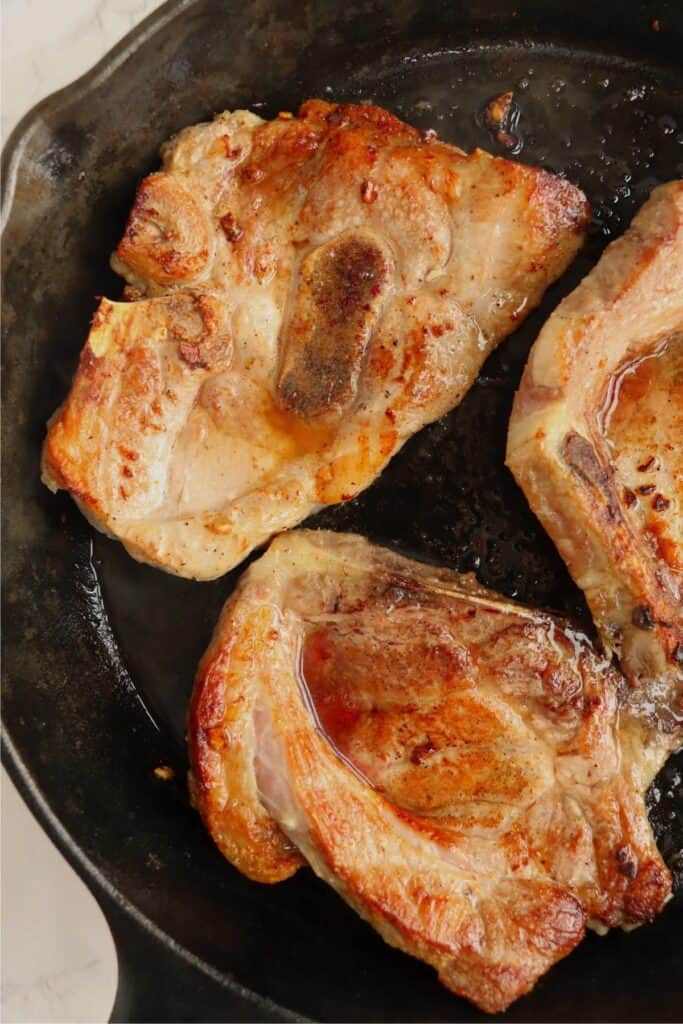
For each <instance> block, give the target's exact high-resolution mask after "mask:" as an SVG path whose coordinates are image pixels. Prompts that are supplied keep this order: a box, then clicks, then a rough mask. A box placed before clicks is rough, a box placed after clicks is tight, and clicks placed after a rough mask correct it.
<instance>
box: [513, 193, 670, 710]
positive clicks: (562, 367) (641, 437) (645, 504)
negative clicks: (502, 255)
mask: <svg viewBox="0 0 683 1024" xmlns="http://www.w3.org/2000/svg"><path fill="white" fill-rule="evenodd" d="M507 462H508V465H509V466H510V468H511V469H512V471H513V473H514V475H515V477H516V479H517V481H518V483H519V484H520V486H521V487H522V489H523V491H524V493H525V494H526V496H527V499H528V501H529V504H530V505H531V508H532V509H533V510H534V512H535V513H536V515H537V516H538V517H539V519H540V520H541V522H542V523H543V526H544V527H545V529H546V530H547V531H548V533H549V534H550V536H551V537H552V539H553V540H554V541H555V543H556V544H557V547H558V549H559V551H560V554H561V555H562V556H563V558H564V560H565V561H566V563H567V566H568V568H569V571H570V572H571V574H572V576H573V577H574V579H575V580H576V582H577V583H578V585H579V586H580V587H581V588H582V589H583V591H584V592H585V594H586V598H587V601H588V604H589V605H590V608H591V611H592V613H593V617H594V619H595V622H596V624H597V626H598V628H599V630H600V633H601V636H602V639H603V642H604V644H605V647H606V648H607V650H609V651H616V653H617V654H618V655H619V657H620V660H621V666H622V668H623V670H624V671H625V673H626V674H627V676H628V677H629V678H630V679H631V680H632V682H633V683H634V684H636V685H638V686H641V687H644V688H646V689H649V690H650V691H652V692H654V694H655V697H656V690H657V686H659V685H660V684H662V683H663V685H664V686H665V688H666V689H667V692H668V687H669V686H670V685H671V684H672V681H673V684H674V685H675V686H676V687H677V688H678V692H679V699H678V701H676V700H669V702H668V713H669V715H670V716H671V717H672V719H673V720H672V723H671V724H672V727H677V728H678V729H681V730H683V705H682V704H681V703H680V701H681V700H683V181H675V182H671V183H670V184H668V185H662V186H661V187H659V188H657V189H655V191H654V192H653V193H652V196H651V198H650V199H649V200H648V202H647V203H645V205H644V206H643V208H642V209H641V210H640V212H639V213H638V214H637V216H636V217H635V219H634V221H633V223H632V225H631V227H630V228H629V230H628V231H627V232H626V233H625V235H624V236H623V237H622V238H619V239H618V240H617V241H615V242H613V243H612V244H611V245H610V246H609V247H608V249H607V250H606V252H605V254H604V255H603V257H602V259H601V260H600V262H599V263H598V265H597V266H596V267H595V269H594V270H593V271H592V272H591V273H590V274H589V275H588V276H587V277H586V278H585V279H584V280H583V281H582V282H581V284H580V285H579V287H578V288H577V289H576V290H575V291H574V292H573V293H572V294H571V295H570V296H569V297H568V298H566V299H565V300H564V302H562V303H561V304H560V305H559V306H558V308H557V309H556V310H555V312H554V313H553V315H552V316H551V317H550V319H549V320H548V322H547V323H546V325H545V327H544V328H543V330H542V331H541V333H540V335H539V337H538V339H537V341H536V342H535V344H534V346H533V348H532V350H531V354H530V356H529V362H528V364H527V367H526V370H525V372H524V377H523V378H522V383H521V386H520V389H519V392H518V394H517V397H516V399H515V405H514V409H513V413H512V418H511V420H510V431H509V436H508V452H507ZM676 720H677V721H676Z"/></svg>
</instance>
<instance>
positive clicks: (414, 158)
mask: <svg viewBox="0 0 683 1024" xmlns="http://www.w3.org/2000/svg"><path fill="white" fill-rule="evenodd" d="M587 212H588V208H587V203H586V200H585V198H584V196H583V195H582V193H581V192H580V191H579V190H578V189H576V188H574V187H573V186H572V185H570V184H569V183H568V182H566V181H563V180H562V179H560V178H557V177H555V176H553V175H551V174H548V173H547V172H545V171H541V170H536V169H533V168H530V167H525V166H523V165H520V164H516V163H511V162H508V161H506V160H500V159H496V158H493V157H491V156H489V155H488V154H486V153H483V152H481V151H479V150H477V151H475V152H474V153H472V154H471V155H470V156H466V155H465V154H464V153H462V152H461V151H460V150H458V149H455V148H453V147H452V146H447V145H444V144H443V143H441V142H438V141H435V140H434V139H433V138H432V137H431V136H430V135H429V134H427V135H425V134H423V133H420V132H418V131H416V130H415V129H413V128H410V127H409V126H408V125H405V124H403V123H402V122H401V121H399V120H397V119H396V118H395V117H392V116H391V115H390V114H388V113H387V112H386V111H384V110H381V109H379V108H378V107H373V106H336V105H332V104H327V103H322V102H318V101H311V102H308V103H306V104H304V106H303V107H302V109H301V111H300V113H299V115H298V116H297V117H292V116H291V115H284V114H283V115H281V116H280V117H279V118H277V119H276V120H274V121H272V122H269V123H264V122H263V121H262V120H261V119H260V118H258V117H256V116H255V115H253V114H250V113H246V112H243V111H242V112H237V113H225V114H221V115H220V116H219V117H217V118H216V119H215V120H214V121H213V122H212V123H211V124H206V125H199V126H198V127H194V128H190V129H188V130H186V131H184V132H182V133H181V134H180V135H179V136H177V138H175V139H173V140H171V142H169V143H168V144H167V145H166V146H165V147H164V149H163V170H162V171H161V172H159V173H157V174H152V175H150V176H149V177H148V178H146V179H145V180H144V181H143V182H142V184H141V185H140V188H139V190H138V193H137V198H136V200H135V205H134V207H133V211H132V213H131V216H130V220H129V222H128V226H127V228H126V231H125V234H124V236H123V239H122V240H121V243H120V245H119V247H118V249H117V251H116V254H115V256H114V258H113V265H114V267H115V268H116V269H117V270H118V271H119V272H120V273H121V274H122V275H123V276H124V277H125V278H126V280H127V281H128V282H129V285H128V290H127V297H128V298H129V299H132V300H134V301H130V302H124V303H118V302H110V301H109V300H107V299H105V300H103V301H102V304H101V306H100V308H99V310H98V311H97V313H96V315H95V319H94V321H93V326H92V330H91V333H90V337H89V339H88V342H87V343H86V345H85V348H84V349H83V353H82V356H81V363H80V367H79V369H78V372H77V374H76V377H75V380H74V383H73V387H72V390H71V393H70V395H69V397H68V398H67V400H66V403H65V404H64V406H63V407H62V408H61V409H60V410H59V411H58V413H57V414H56V416H55V417H54V419H53V421H52V423H51V425H50V429H49V433H48V437H47V441H46V444H45V449H44V460H43V472H44V479H45V481H46V483H47V484H48V486H50V487H51V488H53V489H56V488H60V487H62V488H66V489H67V490H69V491H70V492H71V494H72V495H73V496H74V498H75V499H76V500H77V501H78V503H79V505H80V506H81V508H82V509H83V511H84V512H85V514H86V515H87V516H88V517H89V518H90V519H91V520H92V522H93V523H94V524H95V526H97V527H99V528H100V529H102V530H104V531H105V532H107V533H109V534H111V535H113V536H115V537H118V538H119V539H120V540H121V541H122V542H123V543H124V544H125V546H126V548H127V549H128V550H129V551H130V553H131V554H132V555H133V556H134V557H135V558H138V559H141V560H143V561H147V562H150V563H152V564H154V565H157V566H159V567H161V568H164V569H167V570H168V571H170V572H175V573H178V574H180V575H182V576H189V577H195V578H197V579H209V578H212V577H215V576H219V575H221V574H222V573H225V572H226V571H227V570H229V569H230V568H232V566H234V565H235V564H236V563H237V562H239V561H240V560H241V559H242V558H244V556H245V555H246V554H247V553H248V552H249V551H250V550H251V549H252V548H254V547H255V546H256V545H258V544H260V543H261V542H263V541H264V540H266V539H267V538H269V537H270V536H272V535H273V534H274V533H276V532H277V531H279V530H282V529H284V528H286V527H290V526H292V525H294V524H295V523H297V522H299V521H300V520H302V519H303V518H304V517H305V516H307V515H308V514H309V513H311V512H313V511H315V510H317V509H319V508H321V507H322V506H324V505H328V504H331V503H334V502H340V501H346V500H347V499H349V498H352V497H353V496H354V495H356V494H358V493H359V492H360V491H361V490H363V488H365V487H367V486H368V485H369V484H370V483H371V481H372V480H373V479H374V478H375V477H376V476H377V475H378V474H379V473H380V472H381V470H382V468H383V467H384V466H385V465H386V463H387V461H388V460H389V459H390V458H391V456H392V455H393V454H394V453H395V452H396V451H397V450H398V449H399V448H400V447H401V445H402V444H403V443H404V442H405V440H406V439H407V438H408V437H409V436H410V435H411V434H413V433H414V432H415V431H417V430H419V429H420V428H421V427H422V426H424V425H425V424H426V423H429V422H430V421H431V420H434V419H436V418H438V417H439V416H442V415H443V414H444V413H445V412H446V411H447V410H448V409H450V408H451V407H452V406H454V405H455V404H457V402H458V401H460V399H461V398H462V396H463V394H464V393H465V391H466V390H467V389H468V387H469V386H470V385H471V384H472V382H473V380H474V378H475V377H476V375H477V372H478V370H479V368H480V366H481V364H482V363H483V361H484V359H485V358H486V356H487V355H488V353H489V352H490V351H491V350H492V349H493V348H494V346H495V345H497V344H498V342H499V341H500V340H501V339H502V338H504V337H505V336H506V335H507V334H509V333H510V331H512V330H513V329H514V328H515V327H516V326H517V325H518V324H519V323H520V322H521V321H522V320H523V319H524V318H525V317H526V316H527V314H528V313H529V312H530V311H531V310H532V309H533V308H534V306H536V305H537V303H538V302H539V300H540V298H541V296H542V295H543V292H544V290H545V289H546V288H547V286H548V285H549V284H550V282H551V281H553V280H555V278H556V277H558V276H559V274H561V273H562V271H563V270H564V269H565V267H566V266H567V264H568V263H569V262H570V261H571V259H572V258H573V256H574V255H575V253H576V251H577V249H578V248H579V246H580V245H581V242H582V239H583V236H584V231H585V227H586V222H587Z"/></svg>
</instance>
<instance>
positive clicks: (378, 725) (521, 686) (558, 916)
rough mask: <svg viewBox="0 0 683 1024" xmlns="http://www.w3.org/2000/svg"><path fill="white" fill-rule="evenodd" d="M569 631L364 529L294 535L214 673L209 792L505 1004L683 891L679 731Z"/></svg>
mask: <svg viewBox="0 0 683 1024" xmlns="http://www.w3.org/2000/svg"><path fill="white" fill-rule="evenodd" d="M627 691H628V688H627V687H626V685H625V682H624V680H623V678H622V677H621V676H620V675H619V673H617V672H616V670H615V669H613V668H612V667H611V665H610V664H609V663H608V662H607V661H606V660H605V659H604V658H602V657H600V656H599V655H598V654H596V653H595V651H594V650H593V649H592V648H591V646H590V645H589V643H588V641H587V640H586V639H585V638H584V637H583V636H582V635H580V634H579V633H577V632H576V631H575V630H574V629H572V628H571V627H570V626H569V625H568V624H567V623H565V622H563V621H561V620H559V619H557V618H554V617H553V616H551V615H549V614H546V613H544V612H540V611H535V610H534V611H532V610H529V609H527V608H524V607H522V606H520V605H518V604H515V603H513V602H511V601H508V600H506V599H505V598H502V597H500V596H499V595H497V594H494V593H492V592H490V591H488V590H485V589H484V588H483V587H481V586H479V585H478V584H477V583H476V581H475V580H474V578H473V577H472V576H459V575H457V574H456V573H453V572H450V571H448V570H445V569H437V568H434V567H432V566H427V565H422V564H420V563H417V562H413V561H410V560H408V559H406V558H402V557H399V556H397V555H394V554H392V553H390V552H389V551H386V550H383V549H381V548H377V547H373V546H372V545H371V544H370V543H369V542H368V541H366V540H364V539H362V538H360V537H356V536H352V535H344V534H332V533H325V532H319V533H316V532H308V531H303V530H301V531H297V532H295V533H291V534H287V535H283V536H281V537H279V538H277V539H276V540H275V541H274V542H273V543H272V545H271V546H270V548H269V550H268V552H267V553H266V554H265V555H264V556H263V557H262V558H261V559H260V560H259V561H258V562H256V563H254V564H253V565H252V566H251V567H250V568H249V569H248V570H247V572H246V573H245V574H244V576H243V577H242V580H241V582H240V584H239V586H238V588H237V590H236V592H235V593H234V595H233V596H232V597H231V599H230V600H229V601H228V603H227V605H226V606H225V609H224V610H223V613H222V616H221V618H220V621H219V623H218V626H217V628H216V631H215V634H214V637H213V640H212V642H211V645H210V647H209V649H208V651H207V653H206V655H205V657H204V659H203V661H202V663H201V665H200V668H199V671H198V675H197V679H196V685H195V691H194V696H193V700H192V705H191V710H190V717H189V730H188V735H189V742H190V753H191V766H192V767H191V789H192V793H193V798H194V802H195V804H196V806H197V807H198V809H199V811H200V812H201V814H202V816H203V819H204V822H205V824H206V826H207V828H208V829H209V831H210V833H211V835H212V836H213V838H214V840H215V841H216V843H217V844H218V846H219V847H220V849H221V850H222V852H223V853H224V854H225V856H226V857H227V858H228V859H229V860H230V861H232V863H233V864H234V865H236V866H237V867H238V868H239V869H240V871H242V872H244V874H246V875H248V876H249V877H250V878H252V879H255V880H258V881H262V882H275V881H278V880H280V879H283V878H286V877H288V876H289V875H291V874H292V873H293V872H295V871H296V870H297V868H298V867H300V866H301V865H302V864H303V863H304V859H305V861H307V862H308V863H309V864H310V865H311V866H312V867H313V869H314V871H315V872H316V873H317V874H318V875H319V876H320V877H321V878H323V879H325V880H326V881H327V882H329V883H330V885H332V886H333V887H334V888H335V889H336V890H337V891H338V892H339V893H340V894H341V895H342V896H343V898H344V899H345V900H347V902H348V903H350V905H351V906H352V907H354V908H355V909H356V910H357V911H358V913H359V914H361V915H362V916H363V917H364V918H365V919H366V920H367V921H369V922H370V923H371V924H372V925H374V927H375V928H376V929H377V931H378V932H379V933H380V934H381V935H382V937H383V938H384V939H386V941H387V942H389V943H391V944H392V945H394V946H397V947H399V948H400V949H403V950H405V951H406V952H409V953H412V954H413V955H415V956H417V957H420V958H421V959H423V960H425V961H426V962H427V963H429V964H431V965H433V966H434V967H435V968H436V969H437V971H438V972H439V977H440V979H441V981H442V982H443V983H444V984H445V985H446V986H447V987H448V988H450V989H452V990H453V991H454V992H457V993H459V994H461V995H464V996H466V997H467V998H468V999H471V1000H472V1001H473V1002H474V1003H476V1004H477V1005H478V1006H479V1007H481V1008H482V1009H484V1010H487V1011H490V1012H494V1011H498V1010H502V1009H504V1008H505V1007H506V1006H508V1005H509V1003H511V1002H512V1001H513V1000H514V999H516V998H517V997H518V996H520V995H522V994H523V993H525V992H527V991H529V989H531V988H532V987H533V985H534V983H535V981H536V980H537V979H538V978H539V977H540V975H542V974H543V973H544V972H545V971H546V970H548V968H549V967H550V966H551V965H552V964H554V963H555V962H556V961H557V960H559V959H560V958H561V957H563V956H565V955H566V954H567V953H569V952H570V950H572V949H573V948H574V947H575V946H576V945H577V943H578V942H579V941H580V940H581V938H582V936H583V934H584V930H585V926H586V923H588V925H590V926H593V927H595V928H596V929H598V930H605V929H606V928H610V927H614V926H618V925H621V926H625V927H632V926H634V925H638V924H641V923H642V922H644V921H649V920H651V919H652V918H653V917H654V916H655V915H656V914H657V913H658V911H659V910H660V909H661V907H662V906H663V904H664V903H665V901H666V900H667V899H668V897H669V893H670V877H669V874H668V871H667V869H666V867H665V865H664V863H663V861H662V859H661V857H660V855H659V852H658V850H657V847H656V845H655V842H654V839H653V836H652V832H651V829H650V826H649V823H648V819H647V815H646V812H645V806H644V800H643V795H644V792H645V789H646V787H647V786H648V784H649V783H650V781H651V779H652V778H653V776H654V775H655V773H656V772H657V770H658V769H659V767H660V766H661V764H662V763H663V761H664V760H665V758H666V756H667V754H668V752H669V749H670V746H671V737H670V736H669V735H667V734H666V732H664V731H659V730H657V729H655V728H653V727H651V726H650V725H649V724H648V723H647V722H646V721H643V720H641V719H640V718H639V717H638V715H637V714H636V713H635V712H633V711H631V709H630V708H629V706H628V702H627V698H628V692H627Z"/></svg>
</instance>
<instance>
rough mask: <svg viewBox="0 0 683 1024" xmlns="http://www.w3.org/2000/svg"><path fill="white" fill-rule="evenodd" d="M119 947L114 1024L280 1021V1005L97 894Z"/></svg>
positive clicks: (117, 948)
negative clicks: (239, 986) (202, 963)
mask: <svg viewBox="0 0 683 1024" xmlns="http://www.w3.org/2000/svg"><path fill="white" fill-rule="evenodd" d="M97 899H98V902H99V904H100V906H101V907H102V910H103V912H104V914H105V917H106V918H107V922H108V924H109V927H110V929H111V933H112V936H113V938H114V944H115V946H116V955H117V959H118V969H119V977H118V985H117V990H116V998H115V1000H114V1006H113V1007H112V1011H111V1016H110V1018H109V1019H110V1021H111V1022H112V1024H119V1022H121V1024H142V1022H148V1021H149V1022H165V1021H197V1022H199V1021H207V1022H217V1021H222V1022H232V1021H244V1022H251V1021H278V1020H281V1019H282V1018H281V1016H280V1014H279V1013H278V1012H277V1009H276V1008H275V1007H273V1008H272V1012H271V1011H270V1008H268V1007H267V1006H266V1007H263V1006H258V1005H256V1004H255V1003H254V1002H253V1001H252V1000H251V999H245V998H242V997H241V996H240V995H239V994H238V993H237V992H235V991H234V990H232V989H230V988H228V986H227V985H225V984H222V983H221V982H220V981H219V980H218V979H215V978H212V977H210V976H209V975H208V974H206V973H205V971H203V970H201V968H199V967H197V966H195V965H194V964H192V963H191V962H189V961H188V960H186V959H185V957H184V956H182V955H181V954H180V953H178V952H176V950H174V949H173V947H172V946H171V945H170V944H169V943H167V942H165V941H164V940H163V938H160V937H158V936H157V935H155V934H153V933H152V932H151V931H149V930H148V929H147V928H146V927H145V926H144V925H143V924H141V923H139V922H138V921H137V920H136V919H135V918H133V917H132V916H131V915H130V914H129V913H127V912H126V911H125V910H122V909H121V908H120V907H119V906H118V905H117V904H116V903H115V902H114V901H113V900H111V899H110V898H109V897H106V896H103V895H102V894H100V893H98V894H97Z"/></svg>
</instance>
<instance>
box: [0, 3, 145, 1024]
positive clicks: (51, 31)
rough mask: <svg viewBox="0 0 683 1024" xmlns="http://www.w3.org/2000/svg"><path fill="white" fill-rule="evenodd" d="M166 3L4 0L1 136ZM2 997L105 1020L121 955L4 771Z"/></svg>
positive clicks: (54, 1016)
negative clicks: (118, 957)
mask: <svg viewBox="0 0 683 1024" xmlns="http://www.w3.org/2000/svg"><path fill="white" fill-rule="evenodd" d="M158 6H160V0H2V2H1V7H0V10H1V17H2V22H1V25H2V68H1V83H2V98H1V119H2V126H1V127H2V139H3V141H4V140H5V139H6V138H7V135H8V134H9V132H10V131H11V130H12V128H13V127H14V125H15V124H16V122H17V121H18V120H19V118H20V117H22V116H23V114H25V113H26V111H27V110H29V109H30V108H31V107H32V106H33V105H34V104H35V103H37V102H38V100H40V99H42V98H43V97H44V96H47V95H48V94H49V93H51V92H54V91H55V89H59V88H61V87H62V86H63V85H67V84H68V83H69V82H72V81H73V80H74V79H75V78H77V77H78V76H79V75H81V74H82V73H83V72H84V71H87V70H88V68H90V67H91V66H92V65H93V64H94V63H95V62H96V61H97V60H99V58H100V57H102V56H103V55H104V54H105V53H106V52H107V50H109V49H110V48H111V47H112V46H113V45H114V43H115V42H117V41H118V40H119V39H120V38H121V36H123V35H125V33H126V32H128V31H129V30H130V29H131V28H132V27H133V26H134V25H135V24H137V23H138V22H139V21H141V20H142V19H143V18H144V17H146V15H147V14H149V13H150V12H151V11H152V10H154V8H155V7H158ZM0 796H1V798H2V870H1V874H0V881H1V895H2V926H1V933H0V939H1V944H2V948H1V952H2V962H1V969H0V975H1V982H2V990H1V1004H0V1016H1V1019H2V1021H3V1022H5V1024H23V1022H36V1024H38V1022H42V1024H52V1022H62V1021H63V1022H65V1024H67V1022H68V1024H72V1022H73V1024H76V1022H81V1021H83V1022H99V1021H106V1020H107V1019H108V1017H109V1012H110V1010H111V1006H112V1002H113V999H114V993H115V990H116V957H115V954H114V946H113V943H112V939H111V936H110V934H109V929H108V928H107V925H106V922H105V920H104V917H103V916H102V913H101V911H100V909H99V907H98V906H97V904H96V903H95V901H94V899H93V898H92V896H91V895H90V893H89V892H88V890H87V889H86V887H85V886H84V885H83V883H82V882H81V881H80V880H79V878H78V877H77V876H76V874H75V873H74V872H73V871H72V869H71V868H70V867H69V865H68V864H67V863H66V861H65V860H64V859H63V857H62V856H61V854H60V853H58V851H57V850H56V849H55V847H54V846H53V844H52V842H51V841H50V840H49V839H48V838H47V836H46V835H45V833H44V832H43V831H42V829H41V828H40V827H39V826H38V825H37V823H36V821H35V820H34V818H33V816H32V815H31V813H30V812H29V811H28V809H27V808H26V806H25V805H24V803H23V802H22V800H21V798H20V797H19V795H18V793H17V791H16V790H15V788H14V786H13V785H12V783H11V781H10V780H9V778H8V777H7V775H6V773H5V772H4V771H3V773H2V780H1V788H0Z"/></svg>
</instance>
